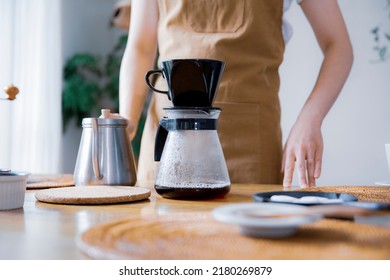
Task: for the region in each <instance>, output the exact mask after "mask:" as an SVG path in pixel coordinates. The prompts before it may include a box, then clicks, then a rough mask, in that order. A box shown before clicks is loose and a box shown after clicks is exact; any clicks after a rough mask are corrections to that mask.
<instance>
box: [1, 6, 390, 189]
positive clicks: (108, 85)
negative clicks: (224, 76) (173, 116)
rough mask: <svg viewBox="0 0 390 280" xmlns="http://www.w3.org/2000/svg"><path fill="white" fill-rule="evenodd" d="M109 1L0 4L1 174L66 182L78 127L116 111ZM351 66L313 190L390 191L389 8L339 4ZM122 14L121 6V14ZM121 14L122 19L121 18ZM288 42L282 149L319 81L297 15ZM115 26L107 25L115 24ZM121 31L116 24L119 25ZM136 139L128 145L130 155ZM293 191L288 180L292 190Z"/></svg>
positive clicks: (310, 39)
mask: <svg viewBox="0 0 390 280" xmlns="http://www.w3.org/2000/svg"><path fill="white" fill-rule="evenodd" d="M124 3H125V4H126V3H127V1H125V2H123V1H117V0H82V1H79V0H0V87H1V88H0V98H6V97H7V96H6V95H5V94H4V92H3V90H2V89H3V87H6V86H9V85H10V84H14V85H16V86H17V87H18V88H19V90H20V93H19V94H18V95H17V98H16V100H15V101H12V102H11V101H3V100H1V101H0V168H8V169H12V170H18V171H27V172H31V173H59V172H61V173H73V170H74V166H75V162H76V158H77V152H78V146H79V143H80V137H81V132H82V128H81V119H82V118H83V117H97V116H99V110H100V109H101V108H103V107H104V108H110V109H112V110H113V111H115V110H117V105H118V104H117V103H118V74H119V66H120V60H121V57H122V54H123V50H124V46H125V43H126V40H127V29H126V26H123V25H121V23H119V21H115V19H116V20H117V19H119V18H122V17H123V18H125V17H126V12H128V11H129V10H127V8H126V9H125V8H123V6H122V4H124ZM339 4H340V7H341V9H342V12H343V14H344V17H345V21H346V24H347V27H348V29H349V32H350V36H351V40H352V44H353V47H354V57H355V61H354V65H353V68H352V72H351V74H350V77H349V79H348V81H347V83H346V85H345V87H344V89H343V91H342V93H341V95H340V97H339V99H338V100H337V102H336V104H335V105H334V107H333V108H332V110H331V111H330V113H329V115H328V116H327V118H326V119H325V121H324V124H323V136H324V159H323V173H322V176H321V178H320V179H319V180H318V182H317V183H318V185H323V186H326V185H328V186H330V185H373V184H374V183H375V182H379V181H390V171H389V168H388V165H387V162H386V155H385V147H384V145H385V143H390V1H389V0H340V1H339ZM127 7H128V6H127ZM119 8H121V9H119ZM285 16H286V19H287V20H288V21H289V22H290V24H291V25H292V26H293V29H294V35H293V37H292V39H291V40H290V42H289V43H288V45H287V46H286V52H285V58H284V62H283V64H282V66H281V68H280V75H281V91H280V99H281V105H282V130H283V135H284V140H286V138H287V136H288V133H289V131H290V128H291V127H292V125H293V123H294V121H295V119H296V117H297V115H298V114H299V111H300V109H301V108H302V106H303V104H304V102H305V100H306V98H307V96H308V94H309V93H310V91H311V89H312V87H313V85H314V83H315V79H316V76H317V74H318V71H319V68H320V63H321V59H322V54H321V52H320V49H319V47H318V46H317V43H316V40H315V37H314V34H313V32H312V30H311V29H310V27H309V25H308V23H307V20H306V18H305V17H304V15H303V13H302V11H301V9H300V8H299V5H297V4H296V3H294V4H293V5H292V7H291V9H290V10H289V11H288V12H287V13H286V15H285ZM113 20H114V21H113ZM122 23H123V21H122ZM141 130H142V125H141V126H140V131H139V132H138V137H137V138H136V140H135V141H134V142H133V148H134V152H135V154H136V155H137V154H138V145H139V144H138V143H139V140H140V137H139V135H140V132H141ZM294 183H295V184H296V180H295V181H294Z"/></svg>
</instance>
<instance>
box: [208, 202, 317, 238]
mask: <svg viewBox="0 0 390 280" xmlns="http://www.w3.org/2000/svg"><path fill="white" fill-rule="evenodd" d="M306 207H307V206H301V205H291V204H281V203H261V202H253V203H235V204H228V205H224V206H220V207H217V208H215V209H214V210H213V212H212V214H213V217H214V218H215V219H216V220H218V221H220V222H224V223H228V224H235V225H238V226H239V227H240V231H241V233H242V234H245V235H249V236H253V237H265V238H281V237H287V236H291V235H293V234H294V233H295V232H296V231H297V229H298V227H299V226H301V225H304V224H309V223H313V222H315V221H317V220H319V219H321V218H322V215H319V214H310V215H307V212H306ZM288 213H295V214H296V215H294V216H291V217H283V218H269V217H264V218H262V217H261V216H262V215H280V214H282V215H283V214H288ZM300 213H302V215H300ZM305 213H306V214H305Z"/></svg>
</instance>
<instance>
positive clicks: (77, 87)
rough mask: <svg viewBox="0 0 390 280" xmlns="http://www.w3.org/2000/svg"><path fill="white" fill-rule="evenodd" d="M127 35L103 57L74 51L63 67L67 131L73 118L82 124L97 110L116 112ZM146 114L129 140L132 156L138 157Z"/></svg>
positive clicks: (117, 110)
mask: <svg viewBox="0 0 390 280" xmlns="http://www.w3.org/2000/svg"><path fill="white" fill-rule="evenodd" d="M127 38H128V35H127V34H126V35H122V36H121V37H119V39H118V41H117V43H116V45H115V46H114V48H113V49H112V51H111V52H109V53H108V55H107V56H106V57H105V58H101V57H100V56H98V55H95V54H92V53H76V54H74V55H73V56H72V57H70V58H69V59H68V60H67V61H66V63H65V66H64V69H63V91H62V120H63V129H64V131H65V130H66V128H67V126H68V125H69V123H70V121H71V120H73V119H75V121H76V123H77V124H79V125H81V122H82V119H83V118H86V117H94V116H95V117H97V116H99V115H100V110H101V109H103V108H105V109H111V111H112V112H119V69H120V64H121V60H122V56H123V53H124V49H125V46H126V42H127ZM144 121H145V114H143V115H142V116H141V119H140V123H139V125H138V131H137V134H136V136H135V138H134V139H133V141H132V146H133V151H134V156H135V157H136V158H138V155H139V146H140V141H141V135H142V130H143V127H144V125H143V124H144Z"/></svg>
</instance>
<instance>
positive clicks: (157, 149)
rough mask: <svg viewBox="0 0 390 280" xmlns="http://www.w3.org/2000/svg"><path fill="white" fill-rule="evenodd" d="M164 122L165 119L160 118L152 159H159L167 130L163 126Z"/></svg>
mask: <svg viewBox="0 0 390 280" xmlns="http://www.w3.org/2000/svg"><path fill="white" fill-rule="evenodd" d="M165 122H166V120H165V119H162V120H161V121H160V124H159V126H158V128H157V133H156V141H155V143H154V161H160V159H161V155H162V152H163V150H164V146H165V141H166V140H167V136H168V130H167V129H166V128H165V127H164V123H165Z"/></svg>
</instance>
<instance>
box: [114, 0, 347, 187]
mask: <svg viewBox="0 0 390 280" xmlns="http://www.w3.org/2000/svg"><path fill="white" fill-rule="evenodd" d="M299 2H300V6H301V8H302V10H303V12H304V14H305V15H306V17H307V19H308V21H309V23H310V24H311V26H312V29H313V31H314V33H315V35H316V38H317V40H318V43H319V46H320V48H321V50H322V52H323V54H324V59H323V63H322V67H321V70H320V72H319V75H318V79H317V81H316V83H315V86H314V88H313V90H312V92H311V93H310V95H309V98H308V99H307V101H306V103H305V105H304V106H303V108H302V110H301V112H300V114H299V116H298V118H297V120H296V122H295V125H294V126H293V128H292V130H291V132H290V135H289V137H288V139H287V142H286V145H285V147H284V152H283V149H282V135H281V129H280V104H279V99H278V91H279V75H278V68H279V66H280V64H281V62H282V59H283V52H284V47H285V40H286V37H288V35H286V33H288V29H286V26H284V27H283V20H282V17H283V11H284V9H286V8H287V7H288V6H289V5H290V3H291V0H285V1H283V0H273V1H262V0H238V1H226V0H133V1H132V16H131V23H130V29H129V39H128V43H127V47H126V51H125V54H124V57H123V61H122V67H121V77H120V114H121V115H122V116H123V117H125V118H127V119H129V123H130V124H131V125H130V133H131V135H132V136H134V133H135V131H136V129H135V128H136V127H137V123H138V120H139V118H140V114H141V111H142V109H143V105H144V103H145V100H146V97H147V92H148V89H147V86H146V84H145V82H144V75H145V73H146V72H147V71H148V70H150V69H152V68H153V65H154V61H155V57H156V53H157V50H158V52H159V62H161V61H164V60H169V59H174V58H176V59H178V58H209V59H217V60H223V61H224V62H225V63H226V67H225V72H224V74H223V76H222V80H221V83H220V86H219V90H218V93H217V98H216V101H215V103H214V106H216V107H220V108H222V113H221V117H220V119H219V126H218V133H219V136H220V140H221V144H222V147H223V151H224V154H225V158H226V162H227V166H228V169H229V175H230V179H231V181H232V183H263V184H280V183H282V182H283V185H284V186H285V187H290V186H291V183H292V178H293V173H294V169H295V166H296V169H297V173H298V177H299V178H298V179H299V184H300V186H302V187H306V186H315V179H316V178H318V177H319V176H320V173H321V162H322V152H323V143H322V134H321V124H322V121H323V119H324V118H325V116H326V114H327V113H328V111H329V110H330V108H331V107H332V105H333V103H334V102H335V100H336V99H337V96H338V95H339V93H340V91H341V89H342V86H343V84H344V82H345V80H346V79H347V76H348V74H349V71H350V68H351V65H352V60H353V58H352V47H351V43H350V40H349V36H348V33H347V30H346V26H345V23H344V21H343V17H342V15H341V12H340V9H339V7H338V4H337V0H302V1H299ZM283 35H284V36H283ZM159 65H160V63H159ZM164 85H165V81H164V80H162V79H160V80H158V81H157V85H156V87H157V88H163V87H164ZM167 106H171V104H170V102H169V101H168V99H167V97H166V96H165V95H161V94H153V96H152V100H151V104H150V108H149V111H148V117H147V121H146V124H145V129H144V134H143V138H142V144H141V154H140V159H139V165H138V179H139V181H138V184H150V183H152V182H153V180H154V179H155V169H156V163H154V162H153V145H154V137H155V132H156V128H157V125H158V122H159V120H160V119H161V117H162V116H163V111H162V108H163V107H167ZM281 170H282V172H283V173H284V178H283V176H282V175H283V174H282V173H281Z"/></svg>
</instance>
